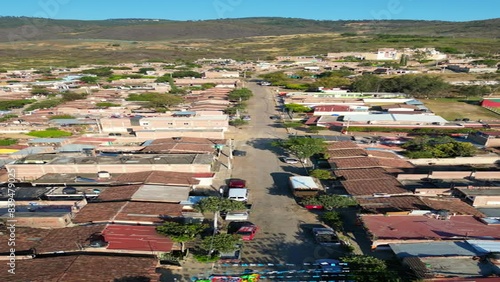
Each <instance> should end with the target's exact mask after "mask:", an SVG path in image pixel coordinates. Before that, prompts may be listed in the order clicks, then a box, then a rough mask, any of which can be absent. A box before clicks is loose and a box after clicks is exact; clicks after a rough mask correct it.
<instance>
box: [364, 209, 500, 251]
mask: <svg viewBox="0 0 500 282" xmlns="http://www.w3.org/2000/svg"><path fill="white" fill-rule="evenodd" d="M360 219H361V221H362V222H363V225H364V227H365V228H366V230H367V232H368V233H369V234H370V236H371V240H372V249H376V248H377V247H378V246H383V245H387V244H391V243H418V242H420V243H425V242H432V241H439V240H455V241H461V240H465V239H477V240H500V225H487V224H485V223H484V222H482V221H481V220H479V219H477V218H475V217H474V216H470V215H451V214H450V213H448V212H444V215H441V213H439V212H438V213H428V214H426V215H395V216H386V215H360Z"/></svg>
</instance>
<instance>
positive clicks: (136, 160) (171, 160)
mask: <svg viewBox="0 0 500 282" xmlns="http://www.w3.org/2000/svg"><path fill="white" fill-rule="evenodd" d="M213 159H214V156H213V155H212V154H158V155H153V154H148V155H132V156H125V155H117V156H93V157H88V156H81V155H70V156H57V155H55V154H38V155H33V156H28V157H26V158H23V159H20V160H18V161H16V162H15V164H25V163H29V161H36V160H40V161H45V162H46V163H44V164H51V165H58V164H59V165H65V164H78V165H96V164H212V161H213ZM44 164H40V165H44Z"/></svg>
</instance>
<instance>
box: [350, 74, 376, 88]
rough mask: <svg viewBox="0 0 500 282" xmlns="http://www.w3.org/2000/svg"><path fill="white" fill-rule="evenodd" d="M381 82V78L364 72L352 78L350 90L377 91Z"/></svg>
mask: <svg viewBox="0 0 500 282" xmlns="http://www.w3.org/2000/svg"><path fill="white" fill-rule="evenodd" d="M381 84H382V79H381V78H380V77H378V76H376V75H373V74H365V75H362V76H358V77H357V78H356V79H354V82H353V83H352V85H351V90H352V91H355V92H377V91H379V89H380V86H381Z"/></svg>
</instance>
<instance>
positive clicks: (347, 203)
mask: <svg viewBox="0 0 500 282" xmlns="http://www.w3.org/2000/svg"><path fill="white" fill-rule="evenodd" d="M317 198H318V200H319V201H320V202H321V205H322V206H324V207H325V208H326V209H340V208H347V207H353V206H356V205H358V204H357V202H356V201H355V200H354V198H352V197H348V196H342V195H319V196H318V197H317Z"/></svg>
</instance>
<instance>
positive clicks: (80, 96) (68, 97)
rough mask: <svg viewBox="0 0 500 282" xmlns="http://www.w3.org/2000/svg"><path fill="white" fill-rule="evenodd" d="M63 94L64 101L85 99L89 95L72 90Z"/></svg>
mask: <svg viewBox="0 0 500 282" xmlns="http://www.w3.org/2000/svg"><path fill="white" fill-rule="evenodd" d="M61 96H62V98H61V100H62V101H63V102H70V101H76V100H83V99H85V98H86V97H87V94H85V93H75V92H72V91H68V92H64V93H62V94H61Z"/></svg>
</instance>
